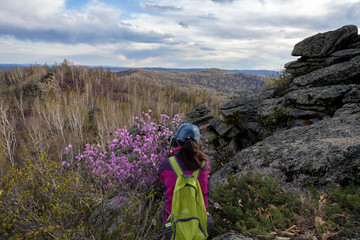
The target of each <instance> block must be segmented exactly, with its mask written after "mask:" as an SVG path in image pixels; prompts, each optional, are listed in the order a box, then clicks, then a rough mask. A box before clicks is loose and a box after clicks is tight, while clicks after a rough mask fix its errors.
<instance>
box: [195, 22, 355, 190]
mask: <svg viewBox="0 0 360 240" xmlns="http://www.w3.org/2000/svg"><path fill="white" fill-rule="evenodd" d="M359 42H360V37H359V36H358V29H357V27H356V26H354V25H348V26H344V27H341V28H339V29H337V30H334V31H330V32H326V33H319V34H316V35H314V36H311V37H309V38H306V39H304V40H303V41H301V42H299V43H298V44H296V45H295V47H294V50H293V52H292V55H294V56H300V58H299V59H298V60H297V61H294V62H290V63H287V64H285V71H286V72H287V73H289V74H290V78H289V79H290V83H291V84H290V85H289V86H288V88H287V92H286V94H285V95H281V96H279V95H278V94H277V92H278V91H276V87H275V88H272V89H267V90H263V91H260V92H257V93H253V94H248V95H244V96H241V97H239V98H237V99H233V100H231V101H230V102H227V103H224V104H222V105H221V106H220V110H221V112H222V114H223V117H224V120H220V119H217V118H211V120H209V121H208V122H207V123H204V122H202V124H208V126H209V129H210V132H211V134H210V135H212V137H211V141H212V142H213V143H214V146H215V148H216V151H215V152H216V154H213V155H211V154H210V157H211V160H212V163H218V161H223V160H224V157H225V156H227V157H228V162H227V163H223V162H222V163H221V164H218V165H223V166H222V167H221V168H220V169H219V170H217V171H216V172H215V173H214V174H213V175H212V176H211V179H210V182H211V184H212V185H214V184H215V183H226V181H227V176H228V175H229V174H230V173H233V174H235V175H237V176H243V175H245V174H246V173H247V172H249V171H252V172H260V173H262V174H264V175H267V174H269V175H272V176H273V177H274V178H276V179H277V180H278V181H279V182H280V183H281V184H283V185H284V186H286V187H288V188H290V189H294V190H301V189H303V188H304V187H305V186H306V185H307V184H312V185H314V186H317V187H320V188H321V187H323V186H326V185H327V184H333V185H348V184H355V185H360V180H359V179H360V85H359V84H360V44H359ZM202 107H204V106H202ZM205 115H209V112H206V114H205ZM197 118H199V116H197ZM204 118H205V117H204ZM228 153H232V154H228ZM219 159H220V160H219Z"/></svg>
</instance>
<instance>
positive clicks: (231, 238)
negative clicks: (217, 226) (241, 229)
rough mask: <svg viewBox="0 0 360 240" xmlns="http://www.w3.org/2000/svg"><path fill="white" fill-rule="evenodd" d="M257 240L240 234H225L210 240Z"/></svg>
mask: <svg viewBox="0 0 360 240" xmlns="http://www.w3.org/2000/svg"><path fill="white" fill-rule="evenodd" d="M256 239H257V238H253V237H248V236H244V235H242V234H240V233H225V234H222V235H219V236H217V237H215V238H213V239H212V240H256Z"/></svg>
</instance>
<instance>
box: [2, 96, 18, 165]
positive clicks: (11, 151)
mask: <svg viewBox="0 0 360 240" xmlns="http://www.w3.org/2000/svg"><path fill="white" fill-rule="evenodd" d="M0 134H1V139H0V140H1V145H2V147H3V148H5V150H6V153H7V157H8V160H9V162H10V164H11V166H14V165H15V149H16V146H17V143H18V142H17V139H16V134H15V129H14V127H13V125H12V124H11V122H10V121H9V118H8V113H7V109H6V106H5V105H4V102H0Z"/></svg>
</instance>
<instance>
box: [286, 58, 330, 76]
mask: <svg viewBox="0 0 360 240" xmlns="http://www.w3.org/2000/svg"><path fill="white" fill-rule="evenodd" d="M325 61H326V58H309V59H307V58H306V59H303V58H300V59H298V60H297V61H292V62H289V63H286V64H285V65H284V68H285V72H287V73H290V74H291V75H293V76H294V77H298V76H301V75H305V74H308V73H310V72H312V71H315V70H317V69H320V68H324V67H326V66H329V65H328V64H324V62H325Z"/></svg>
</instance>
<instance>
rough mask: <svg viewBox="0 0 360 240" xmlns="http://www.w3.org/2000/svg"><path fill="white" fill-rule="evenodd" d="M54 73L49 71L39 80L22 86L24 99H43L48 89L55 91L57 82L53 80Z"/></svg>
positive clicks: (54, 77)
mask: <svg viewBox="0 0 360 240" xmlns="http://www.w3.org/2000/svg"><path fill="white" fill-rule="evenodd" d="M55 79H56V76H55V73H50V74H49V75H48V76H46V77H44V78H43V79H41V81H39V82H36V83H32V84H29V85H26V86H24V87H23V94H24V97H25V99H28V100H30V101H32V100H34V99H35V98H40V99H43V98H44V97H45V96H46V95H47V94H48V93H49V92H50V91H52V90H53V91H54V93H57V92H59V91H57V90H58V87H59V86H58V82H57V81H55Z"/></svg>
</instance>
